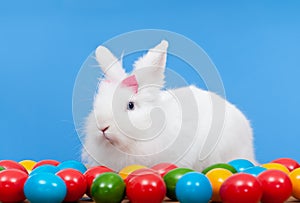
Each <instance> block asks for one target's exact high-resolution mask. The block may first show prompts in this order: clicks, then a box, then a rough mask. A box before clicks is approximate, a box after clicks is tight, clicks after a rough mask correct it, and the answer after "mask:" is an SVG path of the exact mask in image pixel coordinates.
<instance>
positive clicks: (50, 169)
mask: <svg viewBox="0 0 300 203" xmlns="http://www.w3.org/2000/svg"><path fill="white" fill-rule="evenodd" d="M58 171H59V169H58V168H57V167H56V166H53V165H48V164H45V165H42V166H39V167H37V168H35V169H34V170H33V171H31V173H30V176H32V175H34V174H37V173H52V174H55V173H57V172H58Z"/></svg>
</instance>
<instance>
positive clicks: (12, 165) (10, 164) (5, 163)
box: [0, 160, 28, 174]
mask: <svg viewBox="0 0 300 203" xmlns="http://www.w3.org/2000/svg"><path fill="white" fill-rule="evenodd" d="M0 166H2V167H3V168H5V169H17V170H20V171H23V172H25V173H26V174H28V171H27V170H26V169H25V168H24V166H22V165H21V164H19V163H18V162H16V161H12V160H1V161H0Z"/></svg>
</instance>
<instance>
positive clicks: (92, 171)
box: [83, 166, 113, 197]
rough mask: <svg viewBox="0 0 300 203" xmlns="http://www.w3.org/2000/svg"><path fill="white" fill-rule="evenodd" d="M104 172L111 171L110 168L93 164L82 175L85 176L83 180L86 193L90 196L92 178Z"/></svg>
mask: <svg viewBox="0 0 300 203" xmlns="http://www.w3.org/2000/svg"><path fill="white" fill-rule="evenodd" d="M106 172H113V170H112V169H110V168H107V167H106V166H95V167H92V168H89V169H88V170H87V171H86V172H85V173H84V174H83V175H84V176H85V180H86V183H87V189H86V194H87V195H88V196H89V197H91V191H90V190H91V186H92V183H93V181H94V179H95V178H96V177H97V176H99V175H101V174H102V173H106Z"/></svg>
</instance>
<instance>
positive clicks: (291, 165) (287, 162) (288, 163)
mask: <svg viewBox="0 0 300 203" xmlns="http://www.w3.org/2000/svg"><path fill="white" fill-rule="evenodd" d="M272 163H278V164H282V165H284V166H285V167H287V168H288V169H289V171H293V170H294V169H296V168H299V167H300V165H299V163H298V162H297V161H295V160H294V159H290V158H279V159H275V160H273V161H272Z"/></svg>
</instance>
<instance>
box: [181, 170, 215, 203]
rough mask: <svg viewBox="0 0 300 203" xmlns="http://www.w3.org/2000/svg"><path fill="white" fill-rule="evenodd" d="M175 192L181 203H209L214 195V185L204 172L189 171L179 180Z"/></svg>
mask: <svg viewBox="0 0 300 203" xmlns="http://www.w3.org/2000/svg"><path fill="white" fill-rule="evenodd" d="M175 192H176V197H177V199H178V200H179V202H180V203H207V202H209V200H210V198H211V196H212V186H211V183H210V182H209V180H208V178H207V177H206V176H205V175H204V174H202V173H199V172H189V173H186V174H184V175H183V176H182V177H181V178H180V179H179V180H178V181H177V183H176V189H175Z"/></svg>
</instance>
